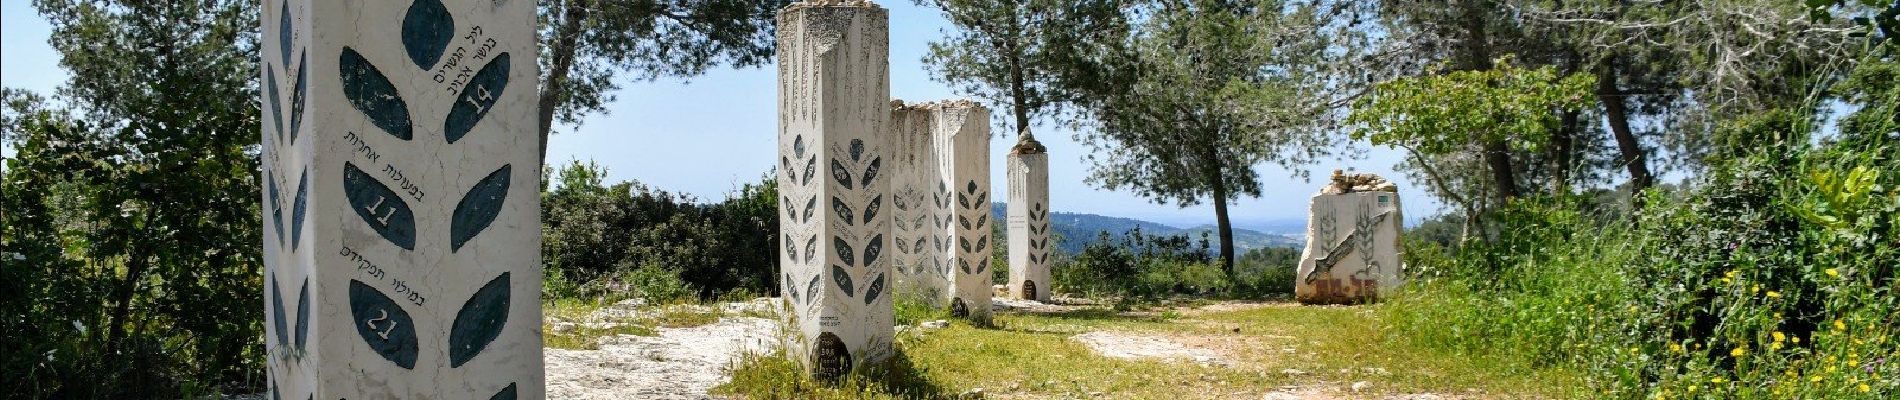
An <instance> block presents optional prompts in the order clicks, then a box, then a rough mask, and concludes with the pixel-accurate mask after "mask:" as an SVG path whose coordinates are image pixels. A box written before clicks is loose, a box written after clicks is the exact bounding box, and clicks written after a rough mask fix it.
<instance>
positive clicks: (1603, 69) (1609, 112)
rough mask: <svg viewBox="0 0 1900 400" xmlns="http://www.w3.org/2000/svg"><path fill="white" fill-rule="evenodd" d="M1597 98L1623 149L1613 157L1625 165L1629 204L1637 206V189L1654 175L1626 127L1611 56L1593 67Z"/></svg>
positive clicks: (1623, 108) (1637, 143)
mask: <svg viewBox="0 0 1900 400" xmlns="http://www.w3.org/2000/svg"><path fill="white" fill-rule="evenodd" d="M1597 99H1598V100H1599V101H1601V102H1603V117H1604V118H1605V119H1608V120H1609V121H1608V122H1609V124H1610V132H1611V133H1613V134H1614V135H1615V136H1616V148H1617V150H1620V151H1622V153H1623V154H1622V157H1621V158H1620V159H1618V160H1617V161H1618V162H1621V163H1623V166H1624V167H1625V168H1628V169H1629V173H1630V204H1631V206H1632V207H1641V206H1642V204H1641V203H1642V201H1641V200H1640V199H1641V196H1640V193H1642V191H1643V190H1644V189H1648V188H1649V186H1650V185H1651V184H1653V183H1654V182H1655V179H1656V178H1655V176H1653V175H1650V173H1649V157H1648V156H1647V155H1646V154H1644V152H1643V146H1642V143H1641V142H1638V141H1637V140H1636V133H1635V132H1632V131H1630V120H1629V110H1628V109H1626V108H1625V107H1627V105H1625V104H1624V101H1623V93H1622V90H1621V89H1618V88H1617V87H1616V66H1615V59H1614V58H1612V59H1610V60H1606V61H1604V62H1603V64H1602V65H1600V66H1599V67H1598V68H1597Z"/></svg>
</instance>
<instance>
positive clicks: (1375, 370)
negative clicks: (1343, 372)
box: [1359, 367, 1392, 376]
mask: <svg viewBox="0 0 1900 400" xmlns="http://www.w3.org/2000/svg"><path fill="white" fill-rule="evenodd" d="M1359 370H1360V371H1362V372H1365V373H1367V374H1372V375H1381V376H1383V375H1391V374H1392V373H1391V372H1386V370H1385V368H1379V367H1372V368H1360V369H1359Z"/></svg>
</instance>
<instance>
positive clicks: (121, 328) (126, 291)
mask: <svg viewBox="0 0 1900 400" xmlns="http://www.w3.org/2000/svg"><path fill="white" fill-rule="evenodd" d="M144 253H145V252H143V251H138V250H137V249H134V251H132V252H131V254H130V255H129V256H128V257H126V261H125V281H123V282H120V283H119V287H118V288H116V289H115V290H113V293H112V297H113V299H112V300H113V301H115V302H116V303H115V304H114V305H113V307H112V316H111V317H109V318H107V319H106V351H105V353H104V354H105V355H106V356H107V357H115V356H116V355H117V354H118V352H119V349H120V347H121V345H122V342H123V341H124V340H125V324H126V320H127V319H130V318H131V315H132V298H133V297H136V296H137V295H138V287H139V280H142V279H145V273H146V271H150V270H151V269H152V268H151V266H152V263H151V262H150V261H149V260H146V256H145V254H144Z"/></svg>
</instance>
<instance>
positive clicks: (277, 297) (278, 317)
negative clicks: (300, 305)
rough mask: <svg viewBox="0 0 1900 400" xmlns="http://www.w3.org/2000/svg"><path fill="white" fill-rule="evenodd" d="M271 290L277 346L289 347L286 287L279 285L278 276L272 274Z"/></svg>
mask: <svg viewBox="0 0 1900 400" xmlns="http://www.w3.org/2000/svg"><path fill="white" fill-rule="evenodd" d="M270 289H271V291H270V309H271V313H270V314H271V325H273V327H274V328H276V333H277V335H276V336H277V345H278V346H289V345H290V321H289V320H287V319H286V318H289V317H290V316H288V315H284V287H283V286H280V285H278V284H277V274H271V277H270Z"/></svg>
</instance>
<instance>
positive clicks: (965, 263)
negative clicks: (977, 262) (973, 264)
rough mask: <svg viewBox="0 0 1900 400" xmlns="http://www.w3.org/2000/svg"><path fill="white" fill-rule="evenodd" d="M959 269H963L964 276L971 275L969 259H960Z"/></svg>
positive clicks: (958, 261)
mask: <svg viewBox="0 0 1900 400" xmlns="http://www.w3.org/2000/svg"><path fill="white" fill-rule="evenodd" d="M957 268H959V269H962V270H963V273H964V274H969V273H970V259H967V258H965V259H958V260H957Z"/></svg>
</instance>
